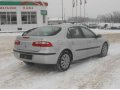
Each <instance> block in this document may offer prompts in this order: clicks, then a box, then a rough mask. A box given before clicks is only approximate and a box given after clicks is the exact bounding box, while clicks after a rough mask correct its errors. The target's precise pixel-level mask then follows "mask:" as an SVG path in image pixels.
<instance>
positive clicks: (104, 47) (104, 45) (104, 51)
mask: <svg viewBox="0 0 120 90" xmlns="http://www.w3.org/2000/svg"><path fill="white" fill-rule="evenodd" d="M107 54H108V44H107V43H104V44H103V47H102V50H101V53H100V57H105V56H107Z"/></svg>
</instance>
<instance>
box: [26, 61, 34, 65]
mask: <svg viewBox="0 0 120 90" xmlns="http://www.w3.org/2000/svg"><path fill="white" fill-rule="evenodd" d="M24 63H25V64H26V65H29V66H31V65H34V63H31V62H25V61H24Z"/></svg>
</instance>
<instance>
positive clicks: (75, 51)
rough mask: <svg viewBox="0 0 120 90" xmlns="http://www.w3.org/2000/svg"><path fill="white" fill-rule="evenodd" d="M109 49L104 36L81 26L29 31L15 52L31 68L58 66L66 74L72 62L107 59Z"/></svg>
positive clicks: (69, 25) (70, 25) (19, 42)
mask: <svg viewBox="0 0 120 90" xmlns="http://www.w3.org/2000/svg"><path fill="white" fill-rule="evenodd" d="M108 48H109V42H108V40H106V39H105V38H103V37H102V36H101V35H96V34H95V33H94V32H93V31H91V30H90V29H88V28H86V27H84V26H81V25H77V24H75V25H74V24H67V25H55V26H42V27H38V28H34V29H31V30H28V31H26V32H24V33H23V35H22V36H18V37H17V38H16V41H15V46H14V50H13V51H14V55H15V57H16V58H17V59H19V60H22V61H23V62H25V63H26V64H28V65H31V64H34V63H38V64H54V65H55V66H56V68H57V69H58V70H59V71H66V70H68V69H69V67H70V65H71V62H72V61H75V60H80V59H83V58H87V57H91V56H94V55H99V56H101V57H105V56H107V53H108Z"/></svg>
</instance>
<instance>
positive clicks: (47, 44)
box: [32, 41, 53, 47]
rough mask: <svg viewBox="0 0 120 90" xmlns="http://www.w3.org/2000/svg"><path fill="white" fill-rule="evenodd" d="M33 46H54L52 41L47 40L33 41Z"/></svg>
mask: <svg viewBox="0 0 120 90" xmlns="http://www.w3.org/2000/svg"><path fill="white" fill-rule="evenodd" d="M32 46H34V47H52V46H53V45H52V43H51V42H47V41H36V42H33V44H32Z"/></svg>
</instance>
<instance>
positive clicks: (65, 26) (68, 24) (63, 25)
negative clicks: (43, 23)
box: [49, 23, 85, 28]
mask: <svg viewBox="0 0 120 90" xmlns="http://www.w3.org/2000/svg"><path fill="white" fill-rule="evenodd" d="M49 26H57V27H61V28H69V27H73V26H81V27H85V26H84V25H82V24H80V23H75V24H71V23H64V24H58V25H49Z"/></svg>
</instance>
